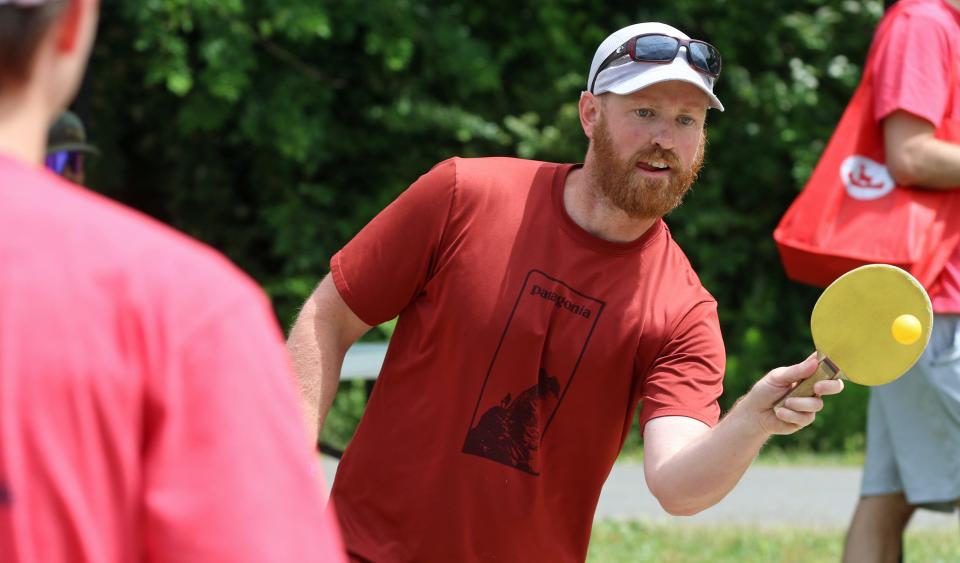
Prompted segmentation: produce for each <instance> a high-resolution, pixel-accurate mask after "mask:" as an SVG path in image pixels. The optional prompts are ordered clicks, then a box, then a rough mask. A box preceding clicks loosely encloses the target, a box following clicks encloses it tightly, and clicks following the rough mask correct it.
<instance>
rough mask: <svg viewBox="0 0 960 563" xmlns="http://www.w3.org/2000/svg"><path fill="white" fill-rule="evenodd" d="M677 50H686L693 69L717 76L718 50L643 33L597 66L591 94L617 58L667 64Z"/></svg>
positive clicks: (618, 48)
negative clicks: (606, 69)
mask: <svg viewBox="0 0 960 563" xmlns="http://www.w3.org/2000/svg"><path fill="white" fill-rule="evenodd" d="M680 47H686V48H687V62H688V63H690V66H691V67H692V68H693V69H694V70H697V71H699V72H702V73H704V74H707V75H709V76H712V77H714V78H717V77H718V76H720V51H718V50H717V48H716V47H714V46H713V45H711V44H709V43H707V42H706V41H699V40H697V39H679V38H677V37H671V36H669V35H665V34H663V33H646V34H643V35H637V36H636V37H633V38H631V39H630V40H629V41H627V42H626V43H624V44H623V45H620V46H619V47H617V49H616V50H615V51H614V52H612V53H610V56H608V57H607V58H606V59H604V60H603V62H602V63H600V66H598V67H597V73H596V74H595V75H593V82H592V83H591V84H590V92H591V93H593V87H594V86H596V84H597V77H598V76H600V73H601V72H602V71H603V70H604V69H605V68H607V67H608V66H610V63H612V62H613V61H615V60H617V59H619V58H620V57H623V56H625V55H629V56H630V59H631V60H633V61H634V62H637V63H659V64H669V63H671V62H673V59H675V58H677V53H679V52H680Z"/></svg>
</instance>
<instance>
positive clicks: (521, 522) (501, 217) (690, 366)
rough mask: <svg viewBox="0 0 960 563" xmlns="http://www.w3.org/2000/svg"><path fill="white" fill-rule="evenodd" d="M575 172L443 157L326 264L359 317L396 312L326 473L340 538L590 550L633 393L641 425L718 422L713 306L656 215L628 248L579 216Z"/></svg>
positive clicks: (420, 553) (415, 550) (465, 557)
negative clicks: (339, 455)
mask: <svg viewBox="0 0 960 563" xmlns="http://www.w3.org/2000/svg"><path fill="white" fill-rule="evenodd" d="M571 169H572V166H571V165H563V164H553V163H546V162H535V161H530V160H520V159H510V158H481V159H458V158H455V159H450V160H447V161H445V162H443V163H441V164H439V165H437V166H436V167H434V168H433V170H431V171H430V172H428V173H427V174H425V175H424V176H422V177H421V178H420V179H419V180H417V182H415V183H414V184H413V185H412V186H410V187H409V188H408V189H407V190H406V191H405V192H404V193H403V194H402V195H400V197H398V198H397V200H396V201H394V202H393V203H392V204H391V205H390V206H389V207H387V208H386V209H385V210H384V211H383V212H381V213H380V214H379V215H378V216H377V217H376V218H375V219H373V221H371V222H370V224H368V225H367V226H366V227H365V228H364V229H363V230H362V231H361V232H360V233H359V234H358V235H357V236H356V238H354V239H353V240H352V241H351V242H350V243H349V244H348V245H347V246H346V247H344V248H343V250H342V251H340V252H339V253H338V254H337V255H336V256H334V258H333V260H332V261H331V269H332V275H333V279H334V281H335V282H336V286H337V289H338V290H339V292H340V295H341V296H342V297H343V299H344V300H345V301H346V303H347V304H348V305H349V306H350V308H351V309H352V310H353V311H354V312H355V313H356V314H357V315H358V316H359V317H360V318H361V319H363V320H364V321H365V322H367V323H368V324H371V325H374V324H377V323H379V322H382V321H385V320H388V319H391V318H393V317H394V316H396V315H398V314H399V316H400V318H399V321H398V323H397V328H396V332H395V333H394V335H393V339H392V340H391V342H390V349H389V351H388V352H387V357H386V361H385V362H384V366H383V370H382V371H381V373H380V377H379V379H378V380H377V386H376V387H375V388H374V391H373V395H372V396H371V398H370V402H369V404H368V405H367V409H366V411H365V412H364V415H363V419H362V420H361V422H360V425H359V427H358V428H357V432H356V435H355V436H354V438H353V441H352V442H351V443H350V446H349V447H348V448H347V451H346V453H345V455H344V456H343V460H342V462H341V463H340V468H339V470H338V472H337V477H336V479H335V481H334V484H333V499H334V501H335V502H336V505H337V512H338V513H339V515H340V520H341V523H342V526H341V528H342V529H343V533H344V539H345V542H346V546H347V549H348V551H350V552H352V553H354V554H356V555H357V556H359V557H362V558H364V559H366V560H370V561H376V562H378V563H380V562H405V561H417V562H419V563H430V562H437V563H449V562H453V561H456V562H457V563H469V562H472V561H538V562H539V561H549V562H551V563H562V562H568V561H569V562H573V561H583V559H584V558H585V557H586V552H587V545H588V543H589V539H590V527H591V523H592V521H593V513H594V510H595V509H596V505H597V499H598V497H599V494H600V488H601V487H602V486H603V483H604V481H605V480H606V478H607V475H608V474H609V472H610V468H611V467H612V465H613V463H614V461H615V460H616V457H617V453H618V452H619V451H620V447H621V446H622V444H623V440H624V437H625V436H626V435H627V433H628V431H629V429H630V426H631V423H632V419H633V416H634V413H635V412H636V410H637V403H638V402H642V405H643V406H642V407H641V409H640V415H639V418H640V424H641V426H642V425H644V424H646V423H647V421H649V420H650V419H652V418H655V417H660V416H670V415H673V416H685V417H690V418H694V419H697V420H700V421H702V422H704V423H705V424H708V425H713V424H714V423H716V421H717V417H718V416H719V413H720V409H719V407H718V405H717V397H719V395H720V393H721V390H722V389H721V381H722V378H723V370H724V363H725V358H724V350H723V341H722V339H721V336H720V326H719V321H718V319H717V308H716V305H717V304H716V302H715V301H714V299H713V297H711V296H710V294H709V293H708V292H707V291H706V290H705V289H704V288H703V286H702V285H701V284H700V280H699V279H698V278H697V275H696V274H695V273H694V271H693V269H692V268H691V266H690V263H689V262H688V261H687V259H686V257H685V256H684V254H683V252H682V251H681V250H680V248H679V247H678V246H677V244H676V243H675V242H674V241H673V238H672V237H671V236H670V232H669V230H668V229H667V227H666V225H665V224H664V223H663V222H662V221H657V222H656V223H655V224H654V225H653V226H652V227H651V228H650V230H649V231H648V232H647V233H646V234H645V235H643V236H642V237H641V238H639V239H638V240H636V241H634V242H631V243H626V244H618V243H614V242H609V241H606V240H602V239H600V238H597V237H596V236H594V235H592V234H590V233H589V232H587V231H585V230H584V229H582V228H581V227H580V226H578V225H577V223H576V222H574V221H573V219H571V218H570V216H569V215H568V214H567V212H566V210H565V208H564V205H563V191H564V185H565V183H566V178H567V174H568V173H569V172H570V170H571ZM636 486H637V487H643V486H644V483H642V482H639V483H637V484H636Z"/></svg>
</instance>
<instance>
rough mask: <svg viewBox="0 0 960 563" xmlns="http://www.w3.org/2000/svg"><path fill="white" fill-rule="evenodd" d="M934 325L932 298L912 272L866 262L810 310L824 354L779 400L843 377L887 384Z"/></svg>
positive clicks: (917, 352) (802, 394)
mask: <svg viewBox="0 0 960 563" xmlns="http://www.w3.org/2000/svg"><path fill="white" fill-rule="evenodd" d="M932 328H933V310H932V308H931V306H930V298H929V297H928V296H927V292H926V291H925V290H924V289H923V286H921V285H920V282H918V281H917V280H916V279H915V278H914V277H913V276H911V275H910V274H908V273H907V272H905V271H904V270H901V269H900V268H897V267H895V266H890V265H888V264H868V265H866V266H861V267H859V268H856V269H854V270H850V271H849V272H847V273H846V274H844V275H842V276H840V277H839V278H837V279H836V280H835V281H834V282H833V283H831V284H830V286H829V287H827V289H825V290H824V291H823V293H822V294H821V295H820V298H819V299H818V300H817V304H816V305H814V307H813V313H812V314H811V315H810V332H811V333H812V335H813V343H814V345H815V346H816V349H817V357H818V358H819V360H820V363H819V365H818V366H817V371H815V372H814V373H813V375H811V376H810V377H809V378H807V379H805V380H803V381H801V382H800V384H798V385H797V386H796V387H794V388H793V389H792V390H791V391H790V392H789V393H787V394H786V395H784V397H783V398H782V399H780V401H779V402H778V403H777V406H778V407H779V406H783V402H784V401H786V400H787V399H788V398H790V397H811V396H813V394H814V393H813V385H814V384H815V383H816V382H818V381H822V380H824V379H836V378H838V377H842V378H844V379H848V380H850V381H853V382H854V383H859V384H860V385H883V384H884V383H889V382H891V381H893V380H894V379H897V378H898V377H900V376H901V375H903V374H904V373H906V372H907V370H908V369H910V367H911V366H913V364H914V363H916V361H917V359H918V358H920V355H921V354H922V353H923V350H924V349H925V348H926V347H927V342H929V341H930V329H932Z"/></svg>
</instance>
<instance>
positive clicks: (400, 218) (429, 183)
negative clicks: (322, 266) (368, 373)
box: [330, 159, 456, 326]
mask: <svg viewBox="0 0 960 563" xmlns="http://www.w3.org/2000/svg"><path fill="white" fill-rule="evenodd" d="M455 186H456V159H450V160H446V161H444V162H442V163H440V164H438V165H437V166H435V167H434V168H433V169H432V170H430V171H429V172H428V173H426V174H424V175H423V176H421V177H420V178H419V179H418V180H417V181H416V182H414V183H413V184H412V185H411V186H410V187H409V188H407V189H406V190H405V191H404V192H403V193H402V194H400V196H399V197H398V198H397V199H396V200H394V202H393V203H391V204H390V205H389V206H387V208H386V209H384V210H383V211H382V212H380V214H379V215H377V216H376V217H374V219H373V220H372V221H370V223H368V224H367V226H366V227H364V228H363V230H361V231H360V232H359V233H358V234H357V236H356V237H354V239H353V240H351V241H350V242H349V243H348V244H347V245H346V246H345V247H344V248H343V249H342V250H340V252H338V253H337V254H336V255H334V257H333V258H332V259H331V261H330V272H331V274H332V275H333V280H334V282H335V284H336V286H337V290H338V292H339V293H340V296H341V297H342V298H343V300H344V301H345V302H346V303H347V305H348V306H349V307H350V309H351V310H352V311H353V312H354V313H355V314H356V315H357V316H358V317H360V319H361V320H363V322H365V323H367V324H368V325H371V326H374V325H377V324H380V323H382V322H384V321H388V320H390V319H392V318H394V317H396V316H397V315H398V314H399V313H400V311H402V310H403V309H404V308H405V307H406V306H407V305H408V304H409V303H410V302H411V301H413V299H414V298H415V297H416V296H417V295H418V294H419V293H420V292H421V291H423V290H424V288H425V286H426V284H427V283H428V282H429V280H430V278H431V276H432V274H433V271H434V268H435V267H436V260H437V254H438V251H439V248H440V244H441V241H442V239H443V236H444V228H445V227H446V224H447V219H448V217H449V214H450V209H451V207H452V205H453V198H454V190H455Z"/></svg>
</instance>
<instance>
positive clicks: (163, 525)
mask: <svg viewBox="0 0 960 563" xmlns="http://www.w3.org/2000/svg"><path fill="white" fill-rule="evenodd" d="M316 471H318V467H317V464H316V461H315V459H314V458H313V456H312V455H311V453H310V450H309V447H308V441H307V439H306V434H305V432H304V429H303V425H302V423H301V419H300V416H299V414H298V411H297V406H296V400H295V390H294V385H293V381H292V375H291V371H290V368H289V365H288V361H287V359H286V356H285V354H284V348H283V344H282V341H281V335H280V333H279V331H278V330H277V327H276V323H275V321H274V320H273V318H272V314H271V311H270V308H269V304H268V303H267V301H266V299H265V298H264V296H263V295H262V293H261V292H260V290H259V289H258V288H257V287H256V286H255V284H254V283H252V281H251V280H249V279H248V278H247V277H246V276H244V275H243V274H241V273H240V272H239V271H238V270H237V269H235V268H234V267H233V266H232V265H231V264H230V263H229V262H228V261H227V260H225V259H224V258H223V257H222V256H220V255H218V254H217V253H215V252H213V251H212V250H210V249H209V248H207V247H205V246H203V245H201V244H198V243H196V242H194V241H192V240H190V239H188V238H187V237H185V236H182V235H180V234H178V233H176V232H174V231H173V230H171V229H168V228H166V227H163V226H162V225H160V224H158V223H156V222H154V221H152V220H150V219H148V218H146V217H144V216H141V215H140V214H138V213H136V212H134V211H131V210H129V209H126V208H124V207H122V206H120V205H118V204H115V203H113V202H110V201H109V200H106V199H104V198H102V197H100V196H97V195H95V194H93V193H91V192H89V191H86V190H84V189H82V188H79V187H76V186H73V185H70V184H67V183H66V182H64V181H62V180H61V179H59V178H58V177H56V176H55V175H53V174H51V173H49V172H47V171H45V170H41V169H37V168H32V167H28V166H25V165H23V164H20V163H18V162H15V161H13V160H10V159H8V158H6V157H3V156H0V561H3V562H5V563H8V562H9V563H13V562H18V561H22V562H31V563H32V562H37V563H41V562H42V563H56V562H65V561H71V562H75V561H79V562H95V563H113V562H117V563H120V562H131V561H170V562H176V563H186V562H197V563H200V562H203V563H209V562H215V561H230V562H249V563H263V562H277V563H290V562H293V561H297V562H300V561H332V562H340V561H343V555H342V552H341V545H340V540H339V537H338V534H337V530H336V527H335V524H334V522H332V521H331V520H332V519H331V518H330V515H329V514H328V513H326V512H325V511H324V509H323V499H322V492H321V488H320V485H319V484H318V481H317V478H316V475H315V472H316Z"/></svg>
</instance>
